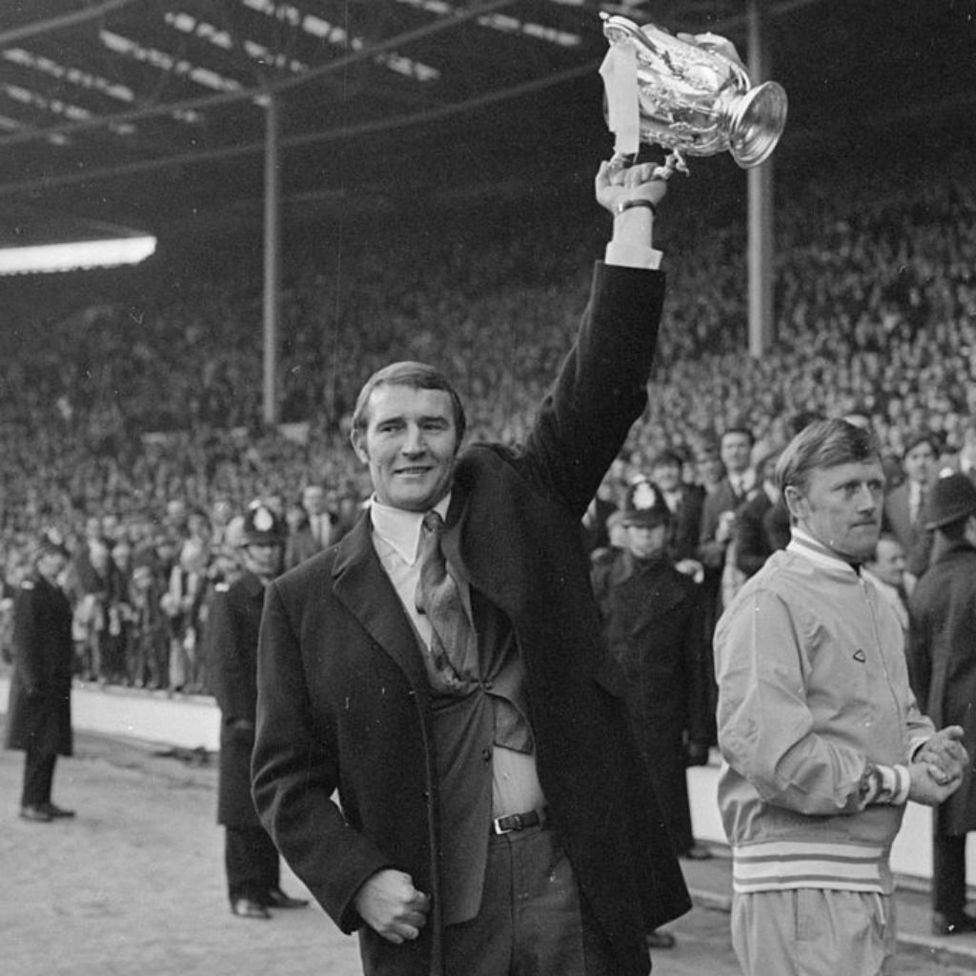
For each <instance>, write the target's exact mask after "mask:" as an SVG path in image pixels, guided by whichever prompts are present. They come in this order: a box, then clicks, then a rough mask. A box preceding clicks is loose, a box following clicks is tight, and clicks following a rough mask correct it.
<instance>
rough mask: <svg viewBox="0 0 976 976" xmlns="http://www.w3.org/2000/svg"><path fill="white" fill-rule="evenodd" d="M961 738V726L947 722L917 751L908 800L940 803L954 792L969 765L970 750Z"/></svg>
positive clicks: (910, 770) (933, 803)
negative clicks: (968, 750)
mask: <svg viewBox="0 0 976 976" xmlns="http://www.w3.org/2000/svg"><path fill="white" fill-rule="evenodd" d="M962 737H963V730H962V728H961V727H960V726H958V725H948V726H946V727H945V728H944V729H940V730H939V731H938V732H936V733H935V735H933V736H932V737H931V738H929V739H928V740H927V741H926V742H925V744H924V745H923V746H922V747H921V748H920V749H919V750H918V752H917V753H916V754H915V758H914V760H913V762H912V764H911V765H910V766H909V773H910V774H911V778H912V785H911V790H910V792H909V799H912V800H915V801H916V802H918V803H925V804H927V805H929V806H937V805H938V804H940V803H942V802H943V800H946V799H948V798H949V797H950V796H952V794H953V793H955V791H956V790H957V789H958V788H959V785H960V783H961V782H962V777H963V774H964V773H965V771H966V767H967V766H968V765H969V753H968V752H967V751H966V747H965V746H964V745H963V744H962V741H961V740H962Z"/></svg>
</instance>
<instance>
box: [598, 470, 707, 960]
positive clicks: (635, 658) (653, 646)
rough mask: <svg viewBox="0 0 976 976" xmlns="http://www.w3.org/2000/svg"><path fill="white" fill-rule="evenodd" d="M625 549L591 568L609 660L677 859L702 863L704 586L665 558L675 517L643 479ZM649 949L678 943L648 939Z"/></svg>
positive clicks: (654, 935)
mask: <svg viewBox="0 0 976 976" xmlns="http://www.w3.org/2000/svg"><path fill="white" fill-rule="evenodd" d="M621 514H622V522H623V525H624V540H623V545H622V546H621V547H620V548H617V549H613V550H611V551H610V552H609V553H608V554H607V555H606V556H605V557H603V558H602V559H598V560H594V564H593V573H592V582H593V590H594V594H595V596H596V599H597V604H598V605H599V607H600V613H601V616H602V619H603V627H604V636H605V637H606V640H607V645H608V647H609V649H610V653H611V655H612V656H613V658H614V660H615V661H616V663H617V665H619V667H620V669H621V671H622V672H623V675H624V677H625V679H626V703H627V714H628V717H629V719H630V723H631V727H632V730H633V733H634V738H635V740H636V742H637V748H638V751H639V752H640V754H641V756H642V757H643V759H644V761H645V763H646V764H647V768H648V771H649V773H650V776H651V781H652V782H653V783H654V787H655V791H656V792H657V796H658V799H659V801H660V803H661V813H662V815H663V817H664V821H665V823H666V824H667V828H668V832H669V834H670V836H671V840H672V843H673V845H674V849H675V852H676V853H677V854H678V855H679V856H680V857H684V858H691V859H694V860H701V859H704V858H706V857H709V856H710V851H709V850H708V849H707V848H705V847H703V846H702V845H699V844H697V843H696V842H695V839H694V836H693V834H692V824H691V810H690V806H689V800H688V784H687V778H686V772H685V768H686V766H688V765H692V764H693V765H702V764H704V763H705V762H707V761H708V718H709V716H708V715H707V711H706V709H707V705H706V701H707V699H706V695H705V678H706V671H705V667H704V662H703V653H702V646H701V627H700V620H701V605H700V602H699V592H698V589H699V588H698V584H696V583H695V582H694V581H693V580H692V578H691V577H690V576H687V575H686V574H684V573H680V572H678V570H677V569H675V567H674V564H673V562H672V558H671V555H670V554H669V552H668V529H669V526H670V520H671V514H670V511H669V509H668V506H667V503H666V501H665V498H664V495H663V494H662V492H661V491H660V489H659V488H658V487H657V486H656V485H655V484H653V483H652V482H651V481H649V480H647V479H640V480H638V481H636V482H634V484H632V485H631V486H630V488H629V489H628V491H627V495H626V497H625V499H624V504H623V506H622V512H621ZM647 940H648V945H649V946H650V947H651V948H657V949H668V948H671V946H673V945H674V936H673V935H672V934H671V933H670V932H667V931H665V930H662V929H658V930H655V931H654V932H651V933H649V934H648V937H647Z"/></svg>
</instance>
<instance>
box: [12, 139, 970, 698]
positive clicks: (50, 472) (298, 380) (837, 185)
mask: <svg viewBox="0 0 976 976" xmlns="http://www.w3.org/2000/svg"><path fill="white" fill-rule="evenodd" d="M835 162H836V161H835ZM874 162H875V165H873V166H872V167H870V168H864V167H861V168H859V169H853V168H852V169H851V170H850V171H846V170H845V169H844V167H843V166H842V165H839V166H838V165H835V166H834V167H833V168H832V169H831V170H830V173H829V175H828V174H827V172H826V170H825V173H824V175H823V177H822V178H818V177H817V175H816V173H815V172H814V175H813V176H812V177H809V178H804V179H803V180H796V181H795V182H794V183H793V184H792V185H791V184H790V183H788V182H782V183H780V184H778V186H777V213H776V248H775V254H776V258H775V273H776V299H775V302H776V336H777V338H776V342H775V344H774V346H773V347H772V348H771V349H770V350H769V352H768V354H767V355H765V356H764V357H762V358H760V359H752V358H750V357H749V355H748V353H747V334H746V333H747V307H746V293H747V288H746V277H747V275H746V257H745V254H746V238H745V222H744V214H745V207H744V196H743V195H742V194H744V180H743V181H742V183H743V186H742V191H741V193H740V195H739V196H738V197H733V198H726V197H721V196H716V197H715V198H714V199H713V198H712V197H710V189H709V179H708V166H709V165H710V164H709V163H699V164H698V165H697V166H696V167H693V168H692V175H691V177H690V178H688V179H687V180H685V178H683V177H678V178H677V179H680V180H684V182H682V184H681V185H680V186H676V187H674V189H673V192H672V194H671V196H670V198H669V200H668V201H667V202H666V205H665V206H664V207H662V213H661V217H660V220H659V231H658V232H657V241H656V243H657V244H658V246H660V247H661V248H662V249H663V250H664V252H665V262H666V264H665V267H666V270H667V273H668V277H669V292H668V298H667V305H666V313H665V319H664V323H663V327H662V335H661V341H660V346H659V354H658V357H657V362H656V365H655V367H654V371H653V374H652V376H651V377H650V378H649V383H648V389H649V394H650V404H649V407H648V411H647V415H646V417H645V418H644V419H643V420H642V421H641V422H640V423H639V424H637V425H635V427H634V429H633V431H632V434H631V438H630V440H629V442H628V444H627V446H626V449H625V450H624V451H623V452H622V454H621V456H620V459H619V461H618V463H617V464H615V465H614V467H613V468H612V469H611V472H610V473H609V474H608V478H607V482H606V484H605V486H604V489H603V490H602V492H601V496H602V501H603V503H604V504H603V506H602V507H601V511H602V512H603V514H602V516H601V519H603V520H605V519H606V517H607V516H608V515H609V514H612V511H613V509H614V508H615V507H616V506H617V505H619V503H620V501H621V499H622V497H623V494H624V492H625V490H626V487H627V485H628V484H630V483H632V481H633V480H634V479H635V478H637V477H639V476H641V475H645V476H650V473H651V470H652V468H653V466H654V461H655V458H657V457H658V456H659V455H661V453H662V452H664V451H673V452H676V453H677V455H678V456H679V457H680V458H681V459H682V462H683V464H682V474H681V476H682V479H683V480H684V481H685V482H686V483H688V484H690V485H692V486H694V487H696V488H697V489H700V490H701V491H703V492H705V491H708V490H709V489H710V488H711V487H712V486H713V485H714V484H716V483H717V482H718V481H719V480H720V479H721V477H722V474H723V472H722V466H721V456H720V451H719V444H720V441H721V436H722V434H723V433H724V432H725V431H727V430H730V429H733V428H745V429H747V430H748V431H749V432H750V433H751V435H752V438H753V443H752V457H751V462H752V465H755V464H756V463H759V462H762V460H763V459H764V458H766V457H768V456H769V455H771V454H772V453H774V452H775V451H776V450H777V449H778V448H780V447H782V446H783V444H784V443H785V442H786V441H787V440H788V439H789V437H790V436H791V434H792V433H793V431H794V430H795V429H796V427H797V425H798V424H800V423H802V421H803V419H804V418H807V417H810V416H813V415H815V414H821V415H826V416H844V415H848V414H858V415H860V416H863V417H865V418H866V419H867V422H869V423H870V424H871V425H872V426H873V427H874V429H875V430H876V431H877V434H878V436H879V438H880V441H881V444H882V447H883V450H884V452H885V455H886V458H887V461H888V466H889V472H890V478H891V486H892V487H894V486H895V485H897V483H898V482H899V480H900V479H901V478H902V477H903V470H902V466H901V460H902V457H903V455H904V454H905V451H906V446H907V445H908V444H909V443H911V442H912V441H913V439H914V438H915V437H916V435H917V434H918V433H919V432H924V433H926V434H927V435H929V436H931V437H932V438H933V440H934V443H935V444H936V445H937V448H938V450H937V457H936V467H937V468H939V469H942V468H948V467H953V468H954V467H957V466H958V465H959V459H960V457H963V456H966V452H967V450H976V426H974V425H976V383H974V376H976V270H974V269H976V172H974V171H973V169H972V166H971V164H970V163H968V161H967V159H966V158H965V157H962V158H960V159H953V158H942V159H938V160H931V161H930V162H928V163H927V164H926V163H925V162H924V160H922V159H914V160H911V161H909V160H907V159H905V160H900V161H894V160H888V161H880V160H879V161H874ZM608 232H609V218H608V217H607V216H606V214H603V213H601V212H600V211H599V209H598V208H597V207H596V205H595V204H592V203H591V205H590V206H589V207H588V208H586V207H583V208H580V207H576V206H572V207H567V206H561V205H559V204H558V200H557V199H556V198H554V197H551V196H547V195H544V194H540V197H539V199H538V200H537V201H535V202H533V201H524V200H522V201H518V202H517V203H513V204H511V205H509V204H506V203H505V202H504V201H499V200H492V199H486V200H484V201H483V202H482V203H480V204H478V203H472V204H471V205H470V206H468V207H466V208H463V210H462V211H459V212H455V213H449V212H445V213H439V214H437V215H436V216H435V217H432V216H431V215H429V214H428V215H426V217H423V216H417V215H414V216H410V217H404V218H403V219H397V220H393V219H392V218H390V217H388V216H384V215H382V214H381V215H377V216H374V217H372V218H370V219H363V220H356V221H348V222H345V223H342V224H335V225H332V226H330V227H328V228H327V229H325V230H320V231H318V232H317V233H316V234H313V233H311V232H308V233H306V234H304V235H303V236H302V237H301V240H300V241H293V242H292V243H291V244H290V245H289V246H288V247H287V248H286V252H285V255H284V258H285V260H284V267H283V275H284V282H283V290H282V297H281V326H280V330H281V358H280V362H279V384H280V395H281V400H280V403H281V420H282V423H281V424H280V425H279V426H278V427H276V428H274V429H268V428H266V427H265V426H264V425H263V424H262V420H261V407H262V389H261V382H262V342H261V321H262V280H261V263H260V253H259V248H255V247H254V246H253V244H252V245H251V250H247V249H246V248H245V249H244V250H242V249H240V248H232V247H228V248H227V250H226V252H224V253H221V251H220V249H219V248H217V249H212V250H210V251H209V252H207V254H206V256H205V257H201V254H200V252H199V250H194V249H193V248H192V247H188V249H187V252H186V254H184V255H176V254H173V253H172V252H171V253H169V254H161V255H159V256H157V257H156V258H154V259H152V260H151V261H150V262H148V263H147V264H146V265H145V266H143V267H140V268H138V269H134V270H132V269H130V270H126V271H101V272H86V273H83V274H82V273H78V274H73V275H60V276H57V277H49V278H47V277H43V276H42V277H35V278H31V279H27V278H24V279H19V280H14V279H8V281H10V282H11V285H10V288H9V289H8V292H9V294H8V295H7V297H6V298H5V302H4V307H3V308H2V309H0V356H2V360H3V363H4V368H3V371H2V374H0V458H2V463H0V569H2V574H3V579H2V584H3V602H2V604H0V606H2V617H0V652H2V655H3V660H4V661H9V654H10V647H9V627H10V608H11V604H12V601H11V597H12V595H13V593H14V591H15V589H16V587H17V586H19V584H20V582H21V580H22V579H23V578H24V575H25V573H26V572H28V571H29V569H30V562H31V559H32V556H33V548H32V547H33V546H34V545H35V544H36V540H37V537H38V535H39V533H40V532H41V531H42V530H45V529H48V528H54V529H56V530H57V531H59V532H60V533H61V534H62V535H63V537H64V538H65V540H66V541H67V544H68V546H69V548H70V550H71V552H72V561H71V564H70V566H69V569H68V572H67V578H66V580H65V587H66V589H67V591H68V592H69V594H70V596H71V599H72V603H73V606H74V609H75V627H74V634H75V645H76V652H77V654H76V671H77V675H78V677H79V678H80V679H82V680H87V681H94V682H108V683H120V684H126V685H132V686H137V687H151V688H157V689H161V690H166V691H168V692H169V693H176V692H184V693H186V692H198V693H206V692H207V691H208V681H207V672H206V656H207V655H206V619H207V607H208V602H209V598H210V595H211V593H212V592H213V588H214V586H215V585H216V584H217V583H218V582H220V581H222V580H228V579H229V578H231V577H232V576H233V574H234V573H235V572H236V571H237V540H236V538H235V531H236V526H237V525H238V521H239V519H240V517H241V514H242V512H243V511H244V509H245V507H246V506H247V504H248V503H249V502H250V501H251V500H253V499H255V498H263V499H264V500H265V501H267V502H268V503H269V504H271V505H273V506H274V507H276V508H277V509H278V510H279V511H280V512H281V513H282V514H283V515H284V516H285V517H286V518H287V520H288V524H289V527H290V532H291V533H292V536H293V538H294V541H295V544H294V546H290V550H289V553H290V554H289V560H291V561H295V560H296V559H298V558H301V555H302V554H306V553H307V552H308V551H310V550H309V548H308V547H306V548H304V549H303V548H302V547H301V546H300V545H299V541H300V536H301V535H302V534H304V535H305V536H308V535H309V533H312V534H313V535H314V536H315V539H314V543H315V545H314V546H312V547H311V551H314V549H315V548H316V547H318V546H321V545H326V544H328V543H329V542H330V541H335V540H336V539H337V538H339V537H341V535H342V534H343V533H344V532H345V531H346V530H347V529H348V527H349V526H350V525H351V524H352V522H353V521H354V520H355V518H356V517H357V515H358V512H359V510H360V508H361V506H362V504H363V502H364V501H365V500H366V497H367V490H368V489H367V485H368V481H367V478H366V472H365V471H364V470H363V469H362V467H361V465H360V464H359V462H358V461H357V460H356V459H355V457H354V455H353V453H352V450H351V448H350V447H349V443H348V427H349V417H350V413H351V410H352V407H353V404H354V401H355V397H356V394H357V392H358V390H359V387H360V386H361V384H362V382H363V381H364V380H365V378H366V377H367V376H368V375H369V374H370V373H371V372H372V371H373V370H374V369H376V368H378V367H379V366H381V365H383V364H385V363H387V362H389V361H391V360H393V359H420V360H424V361H428V362H432V363H434V364H436V365H438V366H440V367H441V368H443V369H444V370H445V372H447V374H448V375H450V376H451V377H452V378H453V379H454V380H455V381H456V383H457V385H458V388H459V390H460V391H461V393H462V395H463V396H464V398H465V401H466V406H467V410H468V413H469V428H470V436H471V437H472V438H474V439H493V440H502V441H505V442H509V443H513V444H517V443H518V442H519V441H520V439H521V438H522V437H523V435H524V432H525V431H526V429H527V425H528V423H529V422H530V421H531V418H532V414H533V411H534V409H535V407H536V405H537V404H538V403H539V401H540V399H541V398H542V396H543V395H544V393H545V391H546V388H547V386H548V384H549V382H550V380H551V379H552V377H553V376H554V374H555V371H556V368H557V364H558V362H559V360H560V358H561V357H562V355H563V354H564V353H565V351H566V350H567V348H568V346H569V343H570V341H571V337H572V335H573V334H574V331H575V328H576V325H577V322H578V317H579V314H580V312H581V310H582V306H583V303H584V302H585V298H586V294H587V290H588V283H589V276H590V274H591V267H592V262H593V260H594V258H597V257H600V256H601V255H602V248H603V244H604V242H605V241H606V239H607V235H608ZM760 487H761V486H759V485H758V484H757V487H756V489H755V490H759V489H760ZM319 515H322V516H324V519H323V518H319V517H318V516H319ZM587 528H588V529H590V528H592V527H591V526H588V527H587ZM587 538H588V539H589V540H590V542H589V544H590V546H591V548H593V547H596V546H599V545H602V544H606V543H607V542H608V537H607V536H606V535H605V534H601V533H593V532H588V536H587Z"/></svg>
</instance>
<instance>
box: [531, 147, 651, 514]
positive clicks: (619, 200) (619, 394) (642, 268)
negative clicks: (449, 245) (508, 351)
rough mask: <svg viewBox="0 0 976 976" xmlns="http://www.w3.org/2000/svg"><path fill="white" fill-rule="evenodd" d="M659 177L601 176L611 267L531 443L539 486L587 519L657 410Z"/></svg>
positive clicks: (603, 271)
mask: <svg viewBox="0 0 976 976" xmlns="http://www.w3.org/2000/svg"><path fill="white" fill-rule="evenodd" d="M652 171H653V167H652V166H650V165H640V166H634V167H631V168H629V169H624V170H620V171H615V170H612V169H611V167H610V166H609V165H608V164H607V163H603V164H601V166H600V169H599V171H598V172H597V175H596V179H595V194H596V199H597V201H598V202H599V203H600V205H601V206H602V207H604V208H605V209H606V210H608V211H609V212H610V213H611V214H612V215H613V231H612V235H611V238H610V241H609V243H608V245H607V251H606V260H605V261H603V262H598V264H597V267H596V270H595V272H594V277H593V285H592V290H591V294H590V302H589V305H588V306H587V310H586V312H585V313H584V316H583V321H582V324H581V326H580V330H579V334H578V336H577V339H576V342H575V343H574V345H573V347H572V349H571V350H570V352H569V354H568V356H567V357H566V359H565V361H564V362H563V365H562V368H561V369H560V372H559V375H558V377H557V379H556V382H555V384H554V385H553V387H552V389H551V391H550V393H549V395H548V396H547V397H546V399H545V400H544V401H543V403H542V406H541V409H540V411H539V414H538V417H537V419H536V422H535V424H534V425H533V428H532V430H531V432H530V434H529V437H528V440H527V443H526V450H525V453H524V462H525V464H526V466H527V468H528V470H529V472H530V477H532V478H533V479H535V480H536V481H537V482H538V483H539V484H540V485H541V486H542V488H543V490H544V491H545V492H546V493H548V494H549V495H551V496H552V497H554V498H555V499H556V500H558V501H559V502H561V503H562V504H563V505H565V506H566V507H568V508H569V509H570V510H571V511H572V512H573V513H574V514H575V515H576V517H578V518H582V516H583V513H584V512H585V510H586V506H587V504H588V503H589V501H590V499H591V498H592V497H593V495H594V493H595V492H596V489H597V487H598V485H599V483H600V479H601V478H602V477H603V474H604V472H605V471H606V469H607V468H608V466H609V465H610V462H611V461H612V460H613V458H614V456H615V455H616V453H617V452H618V450H619V449H620V447H621V445H622V444H623V442H624V440H625V439H626V437H627V434H628V432H629V430H630V427H631V425H632V424H633V423H634V421H636V420H637V419H638V418H639V417H640V416H641V413H642V412H643V410H644V408H645V406H646V403H647V388H646V384H647V378H648V375H649V373H650V368H651V363H652V361H653V358H654V350H655V346H656V344H657V331H658V325H659V321H660V316H661V307H662V304H663V298H664V281H663V275H662V274H661V273H660V272H659V271H658V270H656V269H657V265H658V263H659V260H660V254H659V252H657V251H655V250H654V248H653V243H652V233H653V226H654V217H655V211H656V209H657V206H658V204H659V203H660V202H661V200H662V199H663V197H664V194H665V191H666V185H665V184H664V183H663V182H661V181H660V180H652V179H651V173H652Z"/></svg>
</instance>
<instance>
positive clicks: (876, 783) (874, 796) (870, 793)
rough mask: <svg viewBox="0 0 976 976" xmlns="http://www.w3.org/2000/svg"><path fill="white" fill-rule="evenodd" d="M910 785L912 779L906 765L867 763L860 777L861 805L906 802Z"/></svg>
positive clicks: (893, 804) (892, 804) (897, 804)
mask: <svg viewBox="0 0 976 976" xmlns="http://www.w3.org/2000/svg"><path fill="white" fill-rule="evenodd" d="M911 785H912V779H911V775H910V774H909V772H908V767H907V766H882V765H880V764H878V763H868V765H867V768H866V769H865V770H864V775H863V776H862V777H861V806H862V808H863V807H866V806H870V805H871V804H876V805H878V804H886V805H888V806H895V807H897V806H903V805H904V804H905V803H907V802H908V793H909V790H910V789H911Z"/></svg>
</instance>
